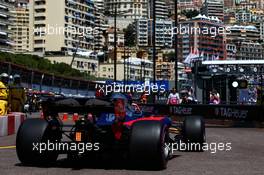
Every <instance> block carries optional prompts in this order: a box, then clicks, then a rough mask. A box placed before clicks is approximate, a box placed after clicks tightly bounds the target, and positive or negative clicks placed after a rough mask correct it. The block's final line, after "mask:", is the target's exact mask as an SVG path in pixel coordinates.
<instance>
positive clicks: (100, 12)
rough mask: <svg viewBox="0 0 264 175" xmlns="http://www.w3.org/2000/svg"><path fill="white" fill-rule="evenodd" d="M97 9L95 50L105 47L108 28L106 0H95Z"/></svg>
mask: <svg viewBox="0 0 264 175" xmlns="http://www.w3.org/2000/svg"><path fill="white" fill-rule="evenodd" d="M94 9H95V21H94V22H95V31H96V32H95V34H94V50H95V51H97V52H99V51H102V50H103V49H104V45H105V42H106V38H105V35H104V34H105V33H106V30H107V28H108V25H107V24H106V18H105V15H104V14H105V3H104V0H94Z"/></svg>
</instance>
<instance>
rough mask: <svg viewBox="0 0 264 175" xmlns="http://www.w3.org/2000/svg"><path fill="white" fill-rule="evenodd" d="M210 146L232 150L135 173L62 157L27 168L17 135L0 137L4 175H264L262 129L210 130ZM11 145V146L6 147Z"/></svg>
mask: <svg viewBox="0 0 264 175" xmlns="http://www.w3.org/2000/svg"><path fill="white" fill-rule="evenodd" d="M206 134H207V143H208V144H211V145H214V143H217V144H219V143H224V144H227V143H231V150H230V151H220V150H218V151H217V152H216V153H212V152H214V149H213V147H212V149H211V150H210V151H205V152H178V151H176V152H174V156H173V158H172V159H171V160H170V161H169V163H168V167H167V169H166V170H162V171H148V170H132V169H129V168H127V166H126V165H124V164H122V162H116V161H113V160H111V159H110V160H107V161H105V162H101V163H100V162H97V163H93V162H92V163H88V162H86V161H84V160H83V161H75V162H72V161H69V160H67V159H66V158H65V156H60V157H59V160H58V161H57V163H56V164H55V165H52V166H50V167H26V166H23V165H21V164H20V162H19V160H18V158H17V156H16V150H15V148H14V147H13V146H14V145H15V135H12V136H7V137H0V174H1V175H31V174H32V175H35V174H36V175H42V174H43V175H44V174H45V175H46V174H52V175H53V174H54V175H60V174H63V175H68V174H76V175H79V174H89V175H104V174H113V175H118V174H126V175H129V174H142V175H147V174H152V175H156V174H181V175H199V174H205V175H209V174H212V175H263V174H264V129H259V128H212V127H210V128H207V129H206ZM7 146H11V147H7ZM226 148H227V147H225V149H226Z"/></svg>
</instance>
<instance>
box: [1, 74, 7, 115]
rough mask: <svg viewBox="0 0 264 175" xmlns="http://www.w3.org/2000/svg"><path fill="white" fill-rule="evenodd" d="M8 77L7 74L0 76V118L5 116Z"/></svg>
mask: <svg viewBox="0 0 264 175" xmlns="http://www.w3.org/2000/svg"><path fill="white" fill-rule="evenodd" d="M8 81H9V76H8V74H7V73H2V74H1V75H0V116H3V115H6V114H7V112H8V107H9V106H8V105H9V90H8Z"/></svg>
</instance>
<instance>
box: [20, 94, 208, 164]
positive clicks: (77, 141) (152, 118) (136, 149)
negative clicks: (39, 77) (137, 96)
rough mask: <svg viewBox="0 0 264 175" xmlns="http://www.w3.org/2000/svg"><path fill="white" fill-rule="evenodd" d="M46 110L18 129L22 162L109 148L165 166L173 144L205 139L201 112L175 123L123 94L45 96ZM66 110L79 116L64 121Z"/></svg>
mask: <svg viewBox="0 0 264 175" xmlns="http://www.w3.org/2000/svg"><path fill="white" fill-rule="evenodd" d="M42 110H43V115H44V119H27V120H25V121H24V122H23V123H22V125H21V126H20V128H19V131H18V134H17V139H16V150H17V156H18V158H19V160H20V161H21V162H22V163H23V164H30V165H39V164H41V165H43V164H47V163H51V162H55V161H56V160H57V157H58V155H59V154H67V155H68V157H69V158H74V157H79V156H87V157H89V156H90V157H91V159H92V157H93V156H95V155H100V154H101V155H103V154H108V153H111V154H114V155H121V156H120V158H123V159H124V160H129V161H130V164H131V165H132V166H136V167H137V166H138V167H139V166H140V167H142V166H146V167H148V168H154V169H164V168H166V166H167V162H168V160H169V159H170V156H171V154H172V148H171V145H173V143H174V144H176V143H178V142H179V140H180V141H182V142H184V143H195V144H200V145H201V144H203V143H204V142H205V125H204V121H203V118H202V117H199V116H188V117H186V118H185V120H184V122H183V124H180V125H177V126H174V124H173V123H172V121H171V119H170V117H168V116H162V115H156V114H151V113H150V112H145V111H144V110H142V109H141V108H140V107H139V106H138V105H137V104H132V105H130V103H129V102H128V101H127V98H126V97H125V96H124V95H122V94H114V95H112V96H111V97H109V98H108V99H86V98H65V97H50V98H47V99H46V100H42ZM65 112H67V113H69V114H74V116H75V117H76V115H77V114H76V113H78V118H77V119H76V120H75V121H74V122H65V121H62V119H61V117H60V114H61V113H65ZM74 116H73V117H74ZM67 128H69V129H68V130H67ZM171 132H173V133H174V134H171ZM81 143H82V144H86V148H87V144H89V146H88V147H89V149H85V150H84V151H82V152H81V153H80V150H78V149H80V147H78V146H80V145H81ZM45 144H46V145H45ZM51 145H52V146H51ZM54 145H55V146H54ZM61 145H64V149H62V148H61ZM69 145H70V146H69ZM48 146H50V147H51V149H49V147H48ZM56 146H57V147H56ZM44 148H45V149H44ZM74 148H78V149H74ZM40 150H42V151H40ZM97 157H98V156H97Z"/></svg>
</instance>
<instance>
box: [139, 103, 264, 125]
mask: <svg viewBox="0 0 264 175" xmlns="http://www.w3.org/2000/svg"><path fill="white" fill-rule="evenodd" d="M141 106H142V107H143V110H144V111H147V112H149V113H151V112H152V113H153V112H154V113H159V114H166V115H177V116H189V115H201V116H203V117H204V118H207V119H229V120H243V121H264V106H261V105H201V104H197V105H173V106H172V105H166V104H142V105H141Z"/></svg>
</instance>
